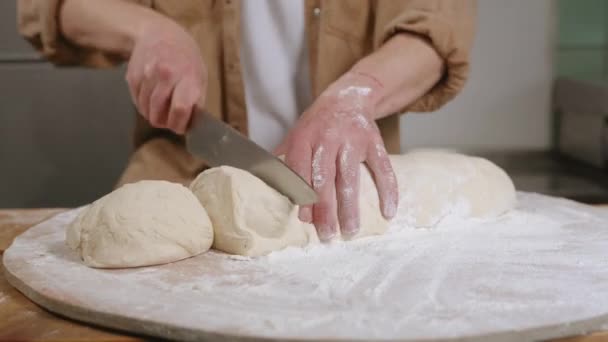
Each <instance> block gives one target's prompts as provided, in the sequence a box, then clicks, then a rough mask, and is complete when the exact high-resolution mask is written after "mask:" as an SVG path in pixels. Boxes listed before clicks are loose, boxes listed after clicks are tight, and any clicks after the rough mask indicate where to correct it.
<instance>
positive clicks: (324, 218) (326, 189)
mask: <svg viewBox="0 0 608 342" xmlns="http://www.w3.org/2000/svg"><path fill="white" fill-rule="evenodd" d="M312 185H313V188H314V189H315V191H316V192H317V195H318V201H317V203H315V204H314V205H313V212H312V216H313V222H314V224H315V227H316V228H317V233H318V234H319V238H320V239H321V240H331V239H332V238H333V237H334V236H335V235H336V233H337V229H336V224H337V221H338V220H337V208H336V207H337V204H336V151H335V150H334V149H332V148H331V147H330V146H323V145H319V146H317V148H316V149H314V151H313V157H312Z"/></svg>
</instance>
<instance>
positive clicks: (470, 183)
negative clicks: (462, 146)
mask: <svg viewBox="0 0 608 342" xmlns="http://www.w3.org/2000/svg"><path fill="white" fill-rule="evenodd" d="M391 162H392V164H393V168H394V170H395V173H396V175H397V182H398V184H399V209H398V210H397V217H396V218H395V220H396V221H397V222H399V224H402V225H406V226H413V227H433V226H436V225H437V224H439V223H440V222H441V220H442V219H444V218H446V217H460V218H467V217H476V218H486V217H495V216H498V215H500V214H502V213H504V212H506V211H507V210H509V209H511V208H512V207H513V206H514V205H515V187H514V186H513V182H512V181H511V179H510V178H509V176H508V175H507V174H506V173H505V172H504V171H503V170H502V169H501V168H499V167H498V166H496V165H494V164H493V163H491V162H490V161H488V160H486V159H483V158H479V157H471V156H466V155H463V154H457V153H452V152H445V151H438V150H417V151H412V152H409V153H407V154H403V155H394V156H391Z"/></svg>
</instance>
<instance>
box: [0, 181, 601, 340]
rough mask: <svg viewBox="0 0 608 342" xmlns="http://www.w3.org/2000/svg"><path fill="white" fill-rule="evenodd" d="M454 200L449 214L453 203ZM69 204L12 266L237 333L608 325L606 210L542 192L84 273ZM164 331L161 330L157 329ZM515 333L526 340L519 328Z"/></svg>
mask: <svg viewBox="0 0 608 342" xmlns="http://www.w3.org/2000/svg"><path fill="white" fill-rule="evenodd" d="M457 212H458V210H455V211H454V213H457ZM75 214H76V213H75V212H74V211H73V212H69V213H65V214H62V215H59V216H58V217H56V218H54V219H52V220H50V221H47V222H46V223H43V224H41V225H39V226H36V227H35V228H33V229H31V230H29V231H28V232H27V233H25V234H24V235H22V236H21V237H19V238H17V239H16V241H15V243H14V245H13V246H12V247H11V248H10V249H9V250H8V251H7V252H6V254H5V263H6V262H7V261H8V262H9V264H10V263H11V261H19V260H22V261H23V264H22V265H21V267H18V268H17V267H15V269H10V271H11V272H14V273H15V274H17V275H19V273H20V272H24V273H28V274H32V273H34V274H36V275H37V277H38V278H37V279H36V280H35V281H31V284H30V285H31V286H33V287H38V288H42V289H44V288H49V287H52V288H53V289H54V291H55V292H56V293H58V294H60V295H61V294H64V295H65V297H66V298H73V300H74V301H75V302H77V303H79V305H85V306H88V307H90V308H95V309H96V310H99V311H102V312H112V313H120V314H121V315H123V316H125V317H130V318H138V319H144V320H148V321H154V322H163V323H164V324H169V325H172V326H175V327H181V328H187V329H195V330H196V329H199V330H204V331H214V332H223V333H228V334H231V335H234V334H236V335H246V336H258V337H267V338H279V339H281V338H283V339H285V338H298V339H319V338H321V339H357V340H369V339H401V340H407V339H446V338H456V337H480V336H487V334H500V333H507V332H512V331H527V335H526V339H539V338H549V337H557V336H564V335H569V334H572V333H581V332H584V331H589V330H591V329H597V328H599V327H601V326H602V324H605V323H606V322H608V316H607V315H608V252H607V251H608V211H606V210H604V211H602V210H600V209H596V208H592V207H589V206H585V205H581V204H577V203H574V202H570V201H566V200H560V199H554V198H550V197H546V196H541V195H535V194H521V193H520V194H519V195H518V207H517V208H516V209H515V210H514V211H513V212H511V213H508V214H506V215H503V216H501V217H499V218H497V219H494V220H491V221H490V220H488V221H482V220H466V221H464V220H461V219H458V218H457V216H458V215H452V214H450V213H447V214H446V217H444V219H443V221H442V223H441V224H440V225H439V226H438V227H435V228H434V229H413V228H411V227H408V225H407V222H408V221H407V220H408V218H407V213H403V212H401V211H400V212H399V213H398V215H397V217H396V219H394V220H393V221H392V223H391V228H390V229H389V232H388V233H387V234H385V235H383V236H377V237H369V238H363V239H360V240H356V241H351V242H333V243H331V244H329V245H315V246H311V247H308V248H304V249H298V248H288V249H286V250H283V251H279V252H274V253H272V254H270V255H268V256H266V257H258V258H247V257H239V256H229V255H226V254H222V253H216V252H209V253H206V254H203V255H200V256H197V257H195V258H191V259H187V260H184V261H181V262H177V263H174V264H168V265H163V266H157V267H146V268H139V269H127V270H96V269H90V268H88V267H86V266H84V265H82V263H81V262H80V261H79V260H78V259H77V257H76V256H75V255H74V254H73V253H72V252H71V251H70V250H68V249H67V248H66V247H65V245H64V243H63V239H64V231H63V229H64V228H65V225H66V224H67V223H68V222H69V221H70V220H71V219H72V218H73V217H74V216H75ZM161 336H162V334H161ZM514 339H516V340H522V337H521V335H518V337H517V338H514Z"/></svg>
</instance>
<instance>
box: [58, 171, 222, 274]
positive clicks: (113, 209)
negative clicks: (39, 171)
mask: <svg viewBox="0 0 608 342" xmlns="http://www.w3.org/2000/svg"><path fill="white" fill-rule="evenodd" d="M66 242H67V244H68V246H69V247H70V248H72V249H74V250H76V251H78V253H79V254H80V256H81V258H82V260H83V261H84V263H85V264H86V265H88V266H91V267H100V268H123V267H137V266H148V265H157V264H164V263H169V262H174V261H178V260H181V259H185V258H189V257H192V256H194V255H197V254H199V253H202V252H205V251H207V250H208V249H209V248H210V246H211V244H212V242H213V227H212V226H211V221H210V220H209V217H208V216H207V213H206V211H205V209H204V208H203V207H202V206H201V204H200V202H199V201H198V200H197V198H196V197H195V196H194V195H193V194H192V192H190V191H189V190H188V189H187V188H186V187H184V186H183V185H180V184H176V183H170V182H166V181H140V182H137V183H133V184H127V185H124V186H123V187H121V188H119V189H117V190H115V191H113V192H111V193H110V194H108V195H106V196H104V197H102V198H100V199H99V200H97V201H95V202H94V203H92V204H91V205H89V206H88V207H87V208H85V209H83V211H82V212H81V213H80V215H79V216H78V217H77V218H76V220H74V222H72V224H71V225H70V226H69V227H68V230H67V233H66Z"/></svg>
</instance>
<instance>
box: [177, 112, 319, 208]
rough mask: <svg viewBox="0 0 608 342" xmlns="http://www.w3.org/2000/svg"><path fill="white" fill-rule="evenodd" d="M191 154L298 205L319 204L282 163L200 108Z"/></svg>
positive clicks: (194, 119)
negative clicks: (254, 179) (242, 173)
mask: <svg viewBox="0 0 608 342" xmlns="http://www.w3.org/2000/svg"><path fill="white" fill-rule="evenodd" d="M188 150H189V151H190V152H191V153H193V154H195V155H198V156H199V157H201V158H202V159H203V160H204V161H205V162H207V164H208V165H209V166H211V167H216V166H222V165H227V166H232V167H236V168H239V169H243V170H246V171H249V172H250V173H252V174H253V175H255V176H257V177H258V178H260V179H261V180H262V181H264V182H265V183H266V184H268V185H270V186H271V187H273V188H274V189H275V190H277V191H279V192H280V193H282V194H283V195H285V196H287V198H289V199H290V200H291V201H292V202H293V203H295V204H299V205H308V204H313V203H315V202H316V201H317V194H316V192H315V191H314V190H313V189H312V188H311V187H310V185H308V183H306V181H305V180H304V179H303V178H302V177H300V176H299V175H298V174H297V173H296V172H295V171H293V170H292V169H290V168H289V167H288V166H287V165H286V164H285V163H283V161H281V160H280V159H279V158H277V157H275V156H274V155H273V154H271V153H269V152H268V151H266V150H265V149H263V148H262V147H260V146H259V145H257V144H256V143H254V142H253V141H251V140H249V139H247V138H246V137H245V136H244V135H242V134H241V133H239V132H238V131H237V130H235V129H234V128H232V127H230V126H229V125H227V124H225V123H224V122H223V121H221V120H219V119H216V118H215V117H213V116H212V115H211V114H209V113H208V112H206V111H204V110H201V109H198V108H197V109H195V110H194V113H193V115H192V122H191V125H190V130H189V132H188Z"/></svg>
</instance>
